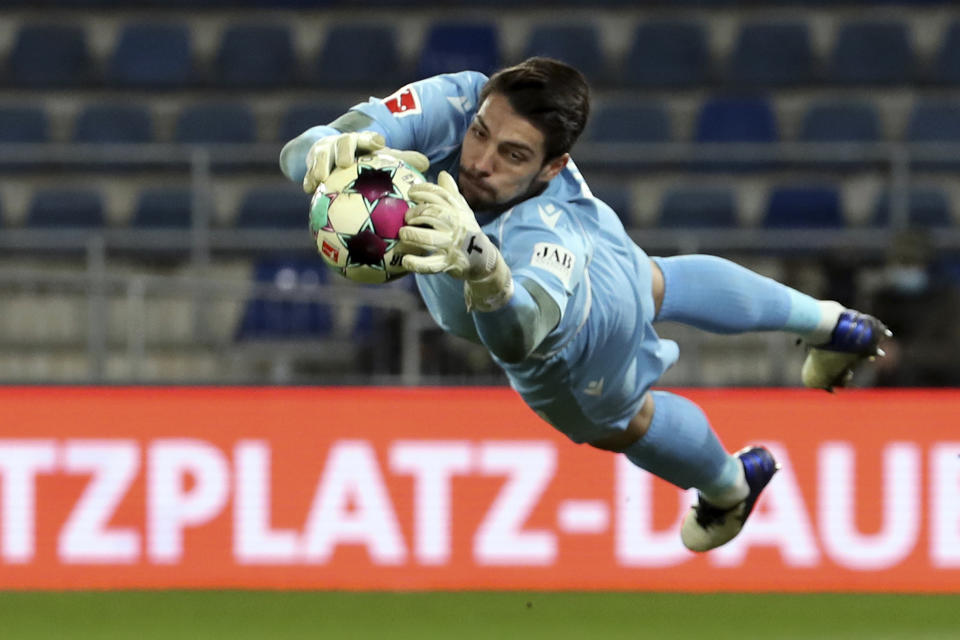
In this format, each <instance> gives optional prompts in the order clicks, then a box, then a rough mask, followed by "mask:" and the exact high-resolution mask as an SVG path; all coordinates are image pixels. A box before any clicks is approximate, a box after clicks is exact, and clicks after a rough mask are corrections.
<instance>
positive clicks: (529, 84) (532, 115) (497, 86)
mask: <svg viewBox="0 0 960 640" xmlns="http://www.w3.org/2000/svg"><path fill="white" fill-rule="evenodd" d="M491 93H499V94H502V95H503V96H504V97H506V98H507V101H508V102H509V103H510V106H511V107H513V110H514V111H516V112H517V113H518V114H520V115H521V116H523V117H524V118H526V119H527V120H529V121H530V122H532V123H533V125H534V126H535V127H537V128H538V129H539V130H540V131H541V132H543V137H544V146H545V149H546V158H545V160H552V159H554V158H556V157H558V156H561V155H563V154H564V153H567V152H569V151H570V149H572V148H573V144H574V143H575V142H576V141H577V138H579V137H580V134H581V133H582V132H583V128H584V127H585V126H586V124H587V116H588V115H589V114H590V87H589V86H588V85H587V80H586V78H584V77H583V74H582V73H580V72H579V71H577V70H576V69H575V68H573V67H571V66H570V65H568V64H566V63H563V62H560V61H559V60H553V59H551V58H541V57H536V58H528V59H526V60H524V61H523V62H521V63H520V64H517V65H514V66H512V67H507V68H506V69H501V70H500V71H497V72H496V73H494V74H493V75H492V76H490V79H489V80H488V81H487V84H485V85H484V86H483V89H482V90H481V91H480V103H481V104H482V103H483V101H484V100H486V99H487V96H489V95H490V94H491Z"/></svg>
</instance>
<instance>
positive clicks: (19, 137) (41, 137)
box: [0, 106, 50, 143]
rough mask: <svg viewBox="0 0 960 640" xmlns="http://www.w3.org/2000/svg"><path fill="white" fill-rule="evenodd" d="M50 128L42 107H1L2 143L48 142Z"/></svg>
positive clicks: (0, 134)
mask: <svg viewBox="0 0 960 640" xmlns="http://www.w3.org/2000/svg"><path fill="white" fill-rule="evenodd" d="M49 139H50V128H49V122H48V120H47V113H46V112H45V111H44V110H43V109H42V108H41V107H28V106H22V107H0V142H3V143H14V142H47V141H48V140H49Z"/></svg>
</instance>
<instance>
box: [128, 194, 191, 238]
mask: <svg viewBox="0 0 960 640" xmlns="http://www.w3.org/2000/svg"><path fill="white" fill-rule="evenodd" d="M191 200H192V193H191V191H190V189H189V188H185V187H156V188H149V189H144V190H143V191H141V192H140V195H139V196H138V197H137V203H136V205H135V206H134V209H133V215H132V216H131V218H130V225H131V226H133V227H140V228H147V229H186V228H188V227H190V225H191V215H190V212H191V204H192V202H191Z"/></svg>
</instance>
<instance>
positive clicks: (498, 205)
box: [458, 167, 547, 216]
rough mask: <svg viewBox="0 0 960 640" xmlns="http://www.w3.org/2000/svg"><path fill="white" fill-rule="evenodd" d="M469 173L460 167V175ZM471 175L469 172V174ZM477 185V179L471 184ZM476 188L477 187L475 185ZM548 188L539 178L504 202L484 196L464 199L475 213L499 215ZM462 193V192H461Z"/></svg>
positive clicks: (465, 197)
mask: <svg viewBox="0 0 960 640" xmlns="http://www.w3.org/2000/svg"><path fill="white" fill-rule="evenodd" d="M464 174H467V172H466V171H464V169H463V167H461V168H460V175H461V176H462V175H464ZM467 175H469V174H467ZM474 185H476V181H475V182H473V183H472V185H471V186H474ZM458 186H459V185H458ZM474 188H475V189H476V188H477V187H476V186H474ZM546 188H547V183H546V182H542V181H539V180H534V181H533V182H531V183H530V184H529V185H527V188H526V189H524V190H523V192H521V193H520V194H518V195H516V196H514V197H513V198H510V199H509V200H506V201H504V202H498V201H496V200H494V199H492V198H482V197H469V198H468V197H467V196H464V200H466V201H467V204H468V205H470V208H471V209H473V211H474V213H484V214H487V215H488V216H498V215H500V214H501V213H503V212H504V211H507V210H508V209H512V208H513V207H515V206H517V205H518V204H520V203H521V202H523V201H524V200H529V199H530V198H533V197H535V196H538V195H540V194H541V193H543V192H544V190H545V189H546ZM461 193H462V192H461Z"/></svg>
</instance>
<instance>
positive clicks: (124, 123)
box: [73, 103, 153, 143]
mask: <svg viewBox="0 0 960 640" xmlns="http://www.w3.org/2000/svg"><path fill="white" fill-rule="evenodd" d="M73 141H74V142H89V143H121V142H130V143H145V142H151V141H153V121H152V119H151V117H150V112H149V111H148V110H147V108H146V107H144V106H142V105H135V104H129V103H115V104H93V105H88V106H86V107H84V109H83V110H82V111H81V112H80V114H79V115H78V116H77V119H76V123H75V124H74V129H73Z"/></svg>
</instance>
